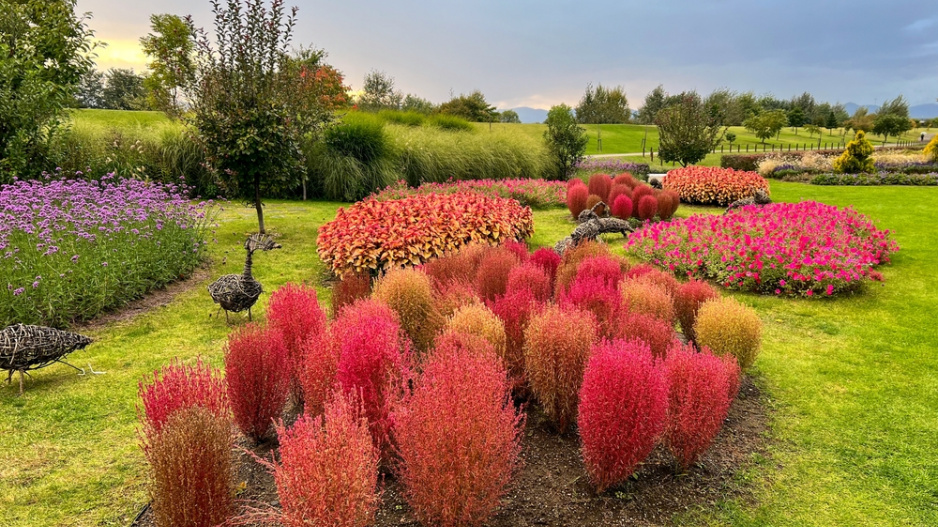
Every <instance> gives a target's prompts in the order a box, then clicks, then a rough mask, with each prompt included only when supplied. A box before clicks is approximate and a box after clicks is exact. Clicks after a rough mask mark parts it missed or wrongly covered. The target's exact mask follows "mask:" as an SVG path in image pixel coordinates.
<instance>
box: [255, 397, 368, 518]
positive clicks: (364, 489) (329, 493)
mask: <svg viewBox="0 0 938 527" xmlns="http://www.w3.org/2000/svg"><path fill="white" fill-rule="evenodd" d="M277 436H278V437H279V440H280V460H279V461H274V462H273V463H272V464H271V465H270V466H271V468H272V471H273V475H274V483H275V484H276V486H277V497H278V499H279V501H280V507H281V510H280V511H279V512H278V513H275V514H273V516H274V519H276V520H277V521H278V522H280V524H282V525H284V526H285V527H304V526H308V525H333V526H336V527H365V526H367V525H372V524H373V523H374V519H375V512H376V511H377V509H378V503H379V501H380V498H381V493H380V491H379V490H378V460H379V455H378V450H377V449H375V447H374V445H373V444H372V442H371V434H370V433H369V432H368V421H367V419H365V418H364V417H363V416H362V412H361V410H360V409H358V408H356V405H355V404H353V403H351V402H349V400H348V399H346V398H345V397H343V396H338V397H335V398H332V400H331V402H330V403H329V404H328V405H327V406H326V408H325V412H324V414H323V415H320V416H316V417H313V416H311V415H309V414H304V415H301V416H300V417H299V419H297V420H296V422H295V423H294V424H293V426H291V427H289V428H287V427H286V426H285V425H284V424H283V423H282V422H281V423H280V424H279V425H278V426H277Z"/></svg>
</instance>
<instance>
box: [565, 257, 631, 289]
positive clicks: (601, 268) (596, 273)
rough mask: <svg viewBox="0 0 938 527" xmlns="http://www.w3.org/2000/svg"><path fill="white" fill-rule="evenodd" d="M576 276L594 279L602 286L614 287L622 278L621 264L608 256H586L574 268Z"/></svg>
mask: <svg viewBox="0 0 938 527" xmlns="http://www.w3.org/2000/svg"><path fill="white" fill-rule="evenodd" d="M576 278H583V279H595V280H597V281H598V282H600V283H601V284H602V285H603V286H604V287H608V288H611V289H615V288H616V285H617V284H618V283H619V280H620V279H621V278H622V265H621V263H620V261H619V260H616V259H615V258H614V257H612V256H611V255H610V256H588V257H586V258H584V259H583V260H582V261H581V262H580V264H579V265H578V266H577V268H576Z"/></svg>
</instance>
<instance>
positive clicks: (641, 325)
mask: <svg viewBox="0 0 938 527" xmlns="http://www.w3.org/2000/svg"><path fill="white" fill-rule="evenodd" d="M623 312H624V314H623V315H622V316H620V317H619V320H618V324H617V325H616V327H615V331H616V337H618V338H620V339H637V340H641V341H643V342H645V343H646V344H648V346H649V348H651V352H652V354H653V355H654V356H655V357H656V358H659V359H663V358H664V357H665V355H667V353H668V348H670V347H671V345H672V344H673V343H674V337H675V335H674V329H673V328H672V327H671V325H670V324H669V323H667V322H665V321H663V320H661V319H659V318H656V317H653V316H651V315H645V314H642V313H635V312H628V311H627V309H623Z"/></svg>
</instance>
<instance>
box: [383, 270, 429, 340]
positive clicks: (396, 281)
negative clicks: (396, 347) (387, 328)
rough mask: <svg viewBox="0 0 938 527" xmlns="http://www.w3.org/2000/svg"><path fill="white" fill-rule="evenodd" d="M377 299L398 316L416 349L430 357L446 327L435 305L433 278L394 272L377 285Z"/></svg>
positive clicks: (414, 273)
mask: <svg viewBox="0 0 938 527" xmlns="http://www.w3.org/2000/svg"><path fill="white" fill-rule="evenodd" d="M373 296H374V298H377V299H378V300H381V301H383V302H384V303H386V304H387V305H388V306H390V308H391V309H393V310H394V312H395V313H397V316H398V317H399V318H400V321H401V328H403V329H404V332H405V333H407V336H408V337H410V340H411V342H413V343H414V347H415V348H417V350H418V351H419V352H420V353H426V352H427V350H428V349H430V345H431V344H432V343H433V338H434V337H435V336H436V334H437V332H438V330H439V329H440V327H441V326H442V324H443V317H442V316H440V313H439V311H437V309H436V304H435V303H434V301H433V289H432V287H431V285H430V277H428V276H427V275H426V274H425V273H424V272H423V271H420V270H417V269H413V268H407V269H393V270H391V271H389V272H388V273H387V274H386V275H384V277H383V278H381V279H380V280H378V283H377V284H375V290H374V294H373Z"/></svg>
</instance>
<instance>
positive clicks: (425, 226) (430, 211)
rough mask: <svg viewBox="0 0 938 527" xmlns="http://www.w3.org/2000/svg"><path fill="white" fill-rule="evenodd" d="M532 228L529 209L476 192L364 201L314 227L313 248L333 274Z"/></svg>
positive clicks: (415, 261)
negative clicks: (315, 237)
mask: <svg viewBox="0 0 938 527" xmlns="http://www.w3.org/2000/svg"><path fill="white" fill-rule="evenodd" d="M533 232H534V217H533V215H532V213H531V209H530V208H529V207H523V206H521V204H519V203H518V202H517V201H515V200H513V199H505V198H494V197H488V196H483V195H481V194H477V193H469V192H460V193H456V194H427V195H422V196H413V197H410V198H405V199H399V200H393V201H376V200H374V199H367V200H365V201H360V202H358V203H355V204H354V205H352V206H351V207H349V208H348V209H339V212H338V213H337V214H336V217H335V219H334V220H332V221H331V222H329V223H327V224H325V225H323V226H322V227H320V228H319V239H318V241H317V244H318V248H317V252H318V253H319V257H320V258H322V260H323V262H325V263H326V264H327V265H329V266H330V267H331V268H332V271H333V272H334V273H335V274H338V275H340V274H343V273H345V272H347V271H354V272H367V271H372V270H378V269H390V268H393V267H401V266H406V265H420V264H422V263H424V262H427V261H428V260H430V259H433V258H437V257H439V256H442V255H443V254H444V253H446V252H449V251H453V250H456V249H459V248H460V247H462V246H463V245H466V244H468V243H472V242H478V243H487V244H490V245H497V244H499V243H502V242H505V241H509V240H522V239H524V238H527V237H528V236H530V235H531V234H532V233H533Z"/></svg>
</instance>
